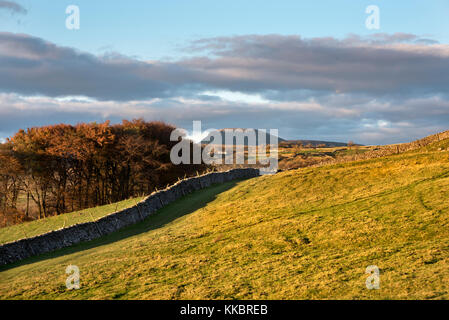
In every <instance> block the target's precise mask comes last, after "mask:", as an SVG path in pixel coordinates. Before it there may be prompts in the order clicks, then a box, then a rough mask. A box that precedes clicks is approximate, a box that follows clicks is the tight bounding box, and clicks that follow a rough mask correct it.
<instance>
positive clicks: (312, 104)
mask: <svg viewBox="0 0 449 320" xmlns="http://www.w3.org/2000/svg"><path fill="white" fill-rule="evenodd" d="M111 2H112V3H111ZM69 5H77V6H78V8H79V10H80V15H79V17H80V20H79V21H80V29H79V30H70V29H68V28H67V27H66V19H67V17H68V16H69V14H66V8H67V6H69ZM370 5H377V6H378V8H379V13H380V15H379V17H380V20H379V22H380V23H379V29H368V28H367V27H366V24H365V20H366V19H367V18H368V17H369V16H370V14H369V13H366V12H365V10H366V8H367V7H368V6H370ZM448 17H449V2H448V1H446V0H441V1H440V0H430V1H414V0H396V1H379V0H371V1H364V0H360V1H354V0H340V1H332V0H328V1H324V0H320V1H313V2H312V1H310V2H308V1H298V0H291V1H282V0H277V1H263V2H262V1H251V0H248V1H241V0H239V1H234V0H229V1H210V0H209V1H198V0H192V1H181V0H179V1H137V0H130V1H126V2H122V1H102V0H89V1H87V0H71V1H57V2H56V1H51V0H39V1H36V0H22V1H0V139H1V138H5V137H7V136H9V135H11V134H13V133H14V132H16V131H17V130H18V129H20V128H26V127H32V126H39V125H46V124H54V123H61V122H65V123H77V122H87V121H104V120H106V119H110V120H112V121H113V122H119V121H120V120H122V119H132V118H141V117H142V118H145V119H146V120H163V121H166V122H169V123H171V124H174V125H177V126H181V127H184V128H186V129H188V130H190V129H191V127H192V121H193V120H201V121H202V123H203V129H207V128H223V127H227V128H229V127H248V128H261V129H271V128H274V129H279V133H280V136H281V137H282V138H286V139H317V140H332V141H348V140H354V141H356V142H358V143H363V144H384V143H397V142H406V141H410V140H413V139H415V138H419V137H422V136H425V135H428V134H432V133H435V132H438V131H443V130H448V129H449V32H448V31H449V19H448Z"/></svg>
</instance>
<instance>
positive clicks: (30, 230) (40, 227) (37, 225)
mask: <svg viewBox="0 0 449 320" xmlns="http://www.w3.org/2000/svg"><path fill="white" fill-rule="evenodd" d="M142 199H143V197H140V198H133V199H129V200H124V201H120V202H117V203H113V204H108V205H104V206H99V207H95V208H90V209H85V210H81V211H76V212H70V213H66V214H61V215H58V216H52V217H47V218H45V219H40V220H35V221H31V222H25V223H22V224H16V225H13V226H9V227H5V228H0V244H2V243H7V242H11V241H14V240H19V239H23V238H29V237H33V236H37V235H40V234H43V233H46V232H49V231H52V230H57V229H60V228H63V227H69V226H72V225H75V224H78V223H83V222H89V221H95V220H98V219H100V218H101V217H104V216H105V215H108V214H110V213H112V212H115V211H119V210H122V209H126V208H129V207H131V206H133V205H135V204H136V203H137V202H139V201H140V200H142Z"/></svg>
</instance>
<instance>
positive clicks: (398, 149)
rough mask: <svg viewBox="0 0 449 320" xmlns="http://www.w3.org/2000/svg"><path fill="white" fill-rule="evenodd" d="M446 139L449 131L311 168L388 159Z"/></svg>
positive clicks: (377, 148)
mask: <svg viewBox="0 0 449 320" xmlns="http://www.w3.org/2000/svg"><path fill="white" fill-rule="evenodd" d="M444 139H449V130H448V131H444V132H440V133H437V134H434V135H431V136H428V137H425V138H423V139H420V140H416V141H413V142H408V143H401V144H392V145H386V146H378V147H376V148H374V149H373V150H371V151H368V152H365V153H361V154H356V155H350V156H344V157H340V158H336V159H330V160H328V161H323V162H320V163H318V164H315V165H312V166H310V167H321V166H324V165H329V164H337V163H345V162H349V161H358V160H368V159H374V158H380V157H386V156H390V155H393V154H399V153H403V152H407V151H413V150H418V149H420V148H422V147H425V146H427V145H429V144H432V143H434V142H438V141H441V140H444Z"/></svg>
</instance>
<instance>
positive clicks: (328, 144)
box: [201, 128, 360, 147]
mask: <svg viewBox="0 0 449 320" xmlns="http://www.w3.org/2000/svg"><path fill="white" fill-rule="evenodd" d="M232 130H248V129H244V128H225V129H220V130H218V131H219V132H220V134H221V139H220V140H219V142H217V141H213V138H212V137H211V135H208V136H206V138H204V139H203V140H202V141H201V143H203V144H208V143H210V142H211V140H212V144H223V145H226V141H225V134H226V132H227V131H232ZM254 132H255V135H256V144H259V140H258V134H259V130H257V129H254ZM231 133H232V132H231ZM265 139H266V140H265V141H266V142H267V143H268V142H270V141H271V142H272V141H274V139H275V137H274V136H272V135H270V133H269V131H267V133H266V137H265ZM281 142H282V143H290V144H302V145H304V146H306V145H308V144H311V145H312V146H314V147H316V146H318V145H323V144H324V145H325V146H326V147H346V146H347V145H348V144H347V143H344V142H333V141H320V140H285V139H282V138H281V137H278V143H281ZM232 144H233V145H236V144H237V141H236V139H235V138H234V139H233V142H232ZM244 144H245V145H248V139H247V138H245V142H244ZM355 145H358V146H360V144H355Z"/></svg>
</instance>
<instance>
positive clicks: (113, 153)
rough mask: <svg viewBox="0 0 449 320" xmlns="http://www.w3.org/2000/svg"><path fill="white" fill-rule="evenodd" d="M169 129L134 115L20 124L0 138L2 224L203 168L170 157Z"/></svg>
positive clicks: (142, 189) (117, 196)
mask: <svg viewBox="0 0 449 320" xmlns="http://www.w3.org/2000/svg"><path fill="white" fill-rule="evenodd" d="M174 129H175V128H174V127H173V126H170V125H167V124H165V123H162V122H145V121H144V120H141V119H139V120H133V121H126V120H124V121H123V122H122V123H121V124H115V125H111V124H110V123H109V121H106V122H104V123H88V124H86V123H80V124H78V125H75V126H73V125H67V124H58V125H52V126H45V127H38V128H30V129H27V130H20V131H19V132H17V133H16V134H15V135H14V136H12V137H11V138H9V139H7V141H6V143H4V144H0V214H2V215H3V216H4V223H6V222H5V221H7V220H8V219H7V218H9V221H10V222H11V221H13V222H17V221H14V219H15V220H20V219H19V218H20V217H22V218H24V219H27V218H29V217H30V215H31V214H34V215H35V216H36V217H37V218H44V217H46V216H49V215H56V214H62V213H66V212H71V211H76V210H81V209H85V208H89V207H94V206H98V205H104V204H108V203H113V202H117V201H120V200H124V199H128V198H130V197H134V196H139V195H145V194H149V193H151V192H152V191H153V190H154V189H155V188H162V187H165V186H166V185H167V184H171V183H173V182H175V181H177V180H178V179H179V178H180V177H184V176H191V175H194V174H197V173H199V172H202V171H204V170H205V169H206V167H205V166H204V165H202V164H201V165H174V164H172V163H171V161H170V149H171V148H172V147H173V146H174V145H175V144H176V143H177V141H170V134H171V132H172V131H173V130H174ZM18 202H20V203H21V204H22V207H23V208H22V209H21V210H19V209H18ZM24 203H26V204H25V205H24ZM30 204H32V206H31V205H30ZM31 207H33V210H34V211H35V212H34V213H33V212H32V210H31V209H30V208H31ZM11 218H14V219H11ZM0 223H1V222H0Z"/></svg>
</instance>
